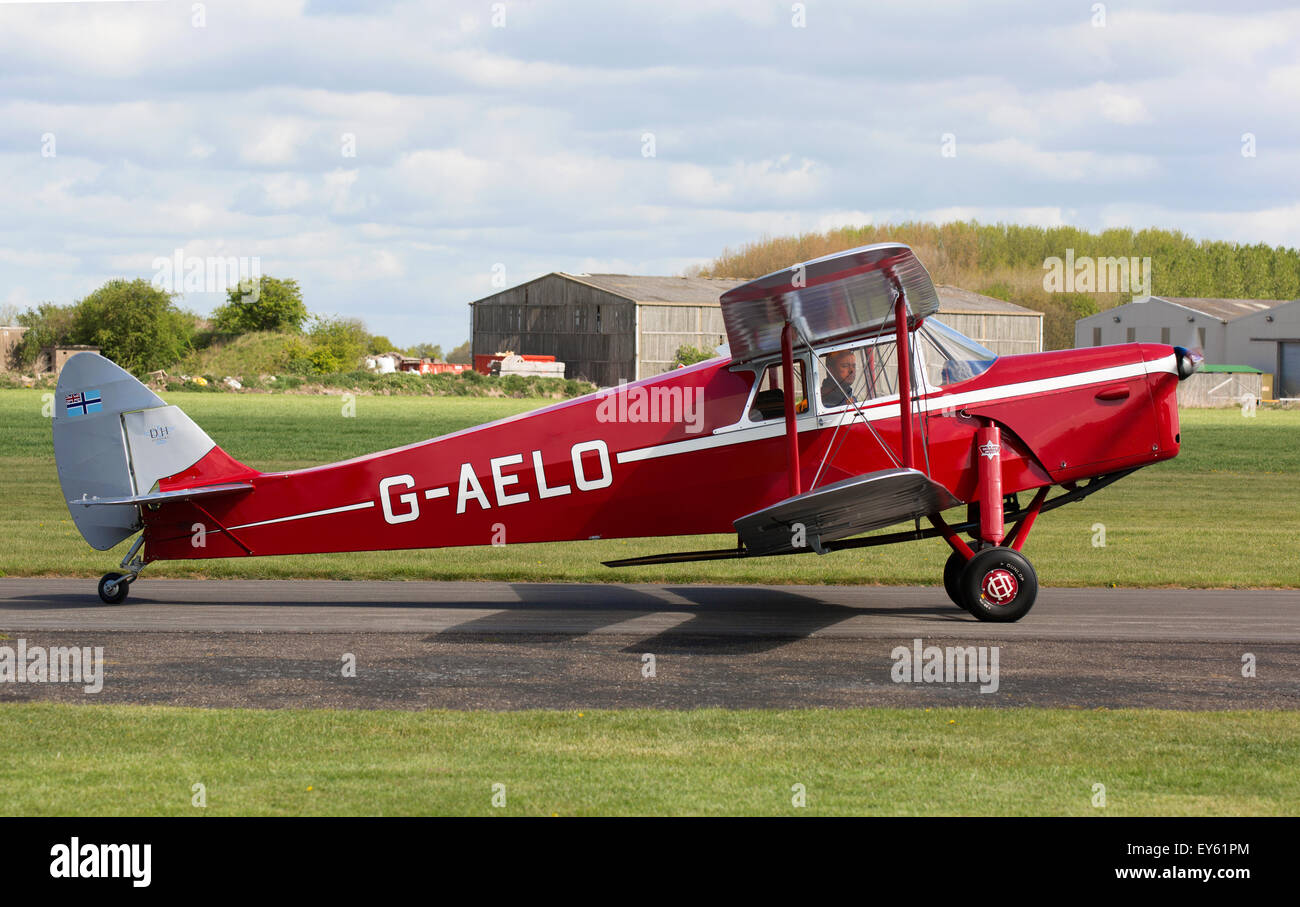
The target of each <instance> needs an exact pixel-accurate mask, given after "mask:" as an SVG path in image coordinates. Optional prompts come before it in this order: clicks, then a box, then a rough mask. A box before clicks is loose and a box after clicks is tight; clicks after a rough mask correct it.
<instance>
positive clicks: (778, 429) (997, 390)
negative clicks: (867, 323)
mask: <svg viewBox="0 0 1300 907" xmlns="http://www.w3.org/2000/svg"><path fill="white" fill-rule="evenodd" d="M1176 371H1177V363H1176V361H1175V358H1174V356H1173V355H1172V354H1171V355H1169V356H1166V357H1165V358H1163V359H1157V360H1156V361H1154V362H1132V363H1129V364H1127V365H1116V366H1112V367H1110V368H1101V369H1095V370H1093V371H1090V372H1076V373H1074V374H1072V375H1058V376H1057V377H1055V378H1039V379H1037V380H1035V381H1022V382H1020V383H1019V384H1000V385H998V386H996V387H986V388H982V389H980V390H974V391H967V392H965V393H960V394H942V393H932V394H930V395H929V396H926V397H921V398H919V399H918V401H917V406H918V408H919V409H920V411H921V412H927V413H928V412H931V411H933V410H947V409H953V408H955V407H962V406H966V405H968V404H971V403H987V402H989V401H990V400H1009V399H1012V398H1014V397H1024V396H1028V395H1030V394H1041V393H1045V392H1048V391H1058V390H1068V389H1069V388H1073V387H1083V386H1085V385H1088V384H1099V383H1101V382H1103V381H1117V380H1120V379H1123V378H1137V377H1142V376H1145V375H1149V374H1154V373H1156V372H1173V373H1176ZM836 416H838V417H839V418H838V419H837V418H835V417H836ZM822 418H829V420H830V421H826V422H824V423H822V422H821V419H822ZM863 418H865V419H866V420H867V421H868V422H877V421H879V420H881V419H897V418H898V403H897V401H895V402H894V403H884V404H877V405H875V406H872V405H871V404H870V402H868V403H866V404H864V405H863V409H862V414H861V415H859V414H858V413H857V412H855V411H854V410H852V409H847V410H844V411H843V412H841V413H832V414H831V415H830V416H829V417H807V416H806V417H804V418H802V419H800V420H799V423H800V424H799V425H798V430H799V431H801V432H804V431H817V430H819V429H823V428H835V427H836V426H839V425H844V424H847V423H851V422H857V421H860V420H861V419H863ZM728 428H729V430H721V429H720V431H722V432H723V433H721V434H714V435H712V436H708V437H703V438H692V439H690V440H689V441H674V442H672V443H670V444H659V445H657V446H655V447H642V448H638V449H637V450H625V451H622V452H620V453H619V454H617V455H616V460H617V462H619V463H635V462H637V461H638V460H653V459H655V458H656V457H671V456H674V455H676V454H682V453H691V452H693V451H697V450H709V449H711V448H714V447H729V446H730V445H732V444H745V443H747V442H749V441H760V440H763V439H764V438H779V437H781V436H782V435H784V434H785V423H784V422H775V423H771V424H767V425H759V426H755V427H754V428H740V429H730V427H728Z"/></svg>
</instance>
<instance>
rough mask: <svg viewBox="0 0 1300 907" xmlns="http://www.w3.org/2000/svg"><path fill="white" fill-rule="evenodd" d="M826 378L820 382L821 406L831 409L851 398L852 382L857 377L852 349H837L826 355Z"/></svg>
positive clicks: (856, 365) (855, 358) (849, 400)
mask: <svg viewBox="0 0 1300 907" xmlns="http://www.w3.org/2000/svg"><path fill="white" fill-rule="evenodd" d="M825 363H826V371H827V375H826V380H824V381H823V382H822V406H823V407H824V408H826V409H833V408H835V407H837V406H844V405H845V404H847V403H850V402H852V400H853V382H854V381H856V380H857V377H858V358H857V356H856V355H855V354H854V352H853V350H839V351H838V352H834V353H830V354H828V355H827V356H826V359H825Z"/></svg>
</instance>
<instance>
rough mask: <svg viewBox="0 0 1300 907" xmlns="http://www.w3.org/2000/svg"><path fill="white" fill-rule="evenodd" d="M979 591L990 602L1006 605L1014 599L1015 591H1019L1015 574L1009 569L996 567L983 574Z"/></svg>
mask: <svg viewBox="0 0 1300 907" xmlns="http://www.w3.org/2000/svg"><path fill="white" fill-rule="evenodd" d="M980 591H981V592H983V593H984V598H985V599H986V600H988V601H989V602H991V603H992V604H995V605H1006V604H1009V603H1010V602H1013V601H1015V598H1016V593H1018V592H1019V591H1020V583H1018V582H1017V581H1016V575H1015V574H1014V573H1012V572H1011V571H1010V570H1007V569H1005V568H1003V567H997V568H995V569H993V570H990V571H989V572H988V573H986V574H984V579H983V581H982V582H981V583H980Z"/></svg>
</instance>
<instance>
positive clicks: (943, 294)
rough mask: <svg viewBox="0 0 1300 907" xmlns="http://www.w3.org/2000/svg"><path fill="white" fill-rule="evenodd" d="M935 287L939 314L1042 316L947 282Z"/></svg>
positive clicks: (1011, 303)
mask: <svg viewBox="0 0 1300 907" xmlns="http://www.w3.org/2000/svg"><path fill="white" fill-rule="evenodd" d="M935 289H936V290H937V291H938V292H939V314H940V315H944V314H947V315H984V314H992V315H1036V316H1038V317H1039V318H1041V317H1043V313H1042V312H1038V311H1035V310H1034V309H1027V308H1025V307H1024V306H1022V305H1016V304H1015V303H1014V302H1006V301H1004V300H1001V299H997V298H995V297H993V296H985V295H983V294H981V293H975V292H973V291H971V290H963V289H962V288H961V287H950V286H948V285H947V284H939V285H938V286H937V287H935Z"/></svg>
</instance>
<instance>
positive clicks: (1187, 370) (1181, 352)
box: [1174, 346, 1205, 381]
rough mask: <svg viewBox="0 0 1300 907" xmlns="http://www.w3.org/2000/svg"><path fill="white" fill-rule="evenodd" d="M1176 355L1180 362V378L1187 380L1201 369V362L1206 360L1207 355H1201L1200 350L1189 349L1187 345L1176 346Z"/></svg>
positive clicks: (1180, 379)
mask: <svg viewBox="0 0 1300 907" xmlns="http://www.w3.org/2000/svg"><path fill="white" fill-rule="evenodd" d="M1174 357H1175V360H1176V361H1177V363H1178V380H1179V381H1186V380H1187V379H1188V378H1190V377H1192V375H1194V374H1196V372H1197V371H1199V370H1200V368H1201V364H1202V363H1203V362H1205V357H1204V356H1203V355H1201V351H1200V350H1189V349H1187V348H1186V347H1181V346H1176V347H1174Z"/></svg>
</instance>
